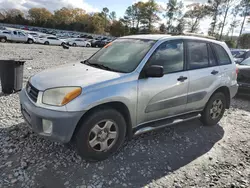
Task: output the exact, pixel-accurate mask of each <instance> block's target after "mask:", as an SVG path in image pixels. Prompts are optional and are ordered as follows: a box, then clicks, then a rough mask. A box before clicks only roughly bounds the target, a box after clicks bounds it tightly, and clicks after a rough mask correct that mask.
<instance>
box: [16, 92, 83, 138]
mask: <svg viewBox="0 0 250 188" xmlns="http://www.w3.org/2000/svg"><path fill="white" fill-rule="evenodd" d="M20 103H21V112H22V115H23V117H24V119H25V121H26V122H27V123H28V124H29V125H30V126H31V128H32V130H33V131H34V132H36V133H37V134H39V135H41V136H43V137H46V138H49V139H51V140H54V141H58V142H62V143H67V142H69V141H70V140H71V137H72V136H73V133H74V130H75V128H76V126H77V124H78V122H79V120H80V119H81V117H82V115H83V114H84V112H61V111H54V110H49V109H45V108H41V107H37V106H35V105H34V104H33V103H32V102H31V101H30V99H29V98H28V96H27V94H26V91H25V89H23V90H22V91H21V92H20ZM43 119H45V120H49V121H51V122H52V125H53V127H52V132H51V133H49V134H48V133H45V132H44V130H43V122H42V120H43Z"/></svg>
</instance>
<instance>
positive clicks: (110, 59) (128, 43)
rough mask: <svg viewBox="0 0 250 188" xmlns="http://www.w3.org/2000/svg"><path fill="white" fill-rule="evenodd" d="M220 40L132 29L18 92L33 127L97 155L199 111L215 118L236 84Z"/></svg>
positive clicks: (208, 122) (101, 156)
mask: <svg viewBox="0 0 250 188" xmlns="http://www.w3.org/2000/svg"><path fill="white" fill-rule="evenodd" d="M236 77H237V70H236V65H235V63H234V62H233V57H232V55H231V53H230V51H229V49H228V47H227V46H226V44H225V43H222V42H219V41H215V40H210V39H205V38H199V37H191V36H168V35H136V36H127V37H122V38H119V39H117V40H115V41H114V42H112V43H110V44H108V45H106V46H105V47H104V48H102V49H101V50H99V51H98V52H97V53H95V54H94V55H93V56H92V57H90V58H89V59H87V60H85V61H83V62H81V63H76V64H72V65H70V66H66V67H59V68H56V69H51V70H47V71H43V72H41V73H39V74H36V75H35V76H32V77H31V78H30V79H29V82H28V83H27V86H26V88H25V89H23V90H22V92H21V93H20V101H21V110H22V113H23V116H24V118H25V120H26V121H27V122H28V124H29V125H30V126H31V127H32V129H33V130H34V131H35V132H36V133H38V134H39V135H42V136H44V137H47V138H51V139H53V140H56V141H60V142H62V143H67V142H70V141H73V142H74V143H75V145H76V147H77V150H78V152H79V154H80V155H81V156H82V157H83V158H85V159H88V160H103V159H105V158H107V157H108V156H109V155H111V154H112V153H114V152H115V151H116V150H117V149H118V148H119V147H120V146H121V145H122V144H123V142H124V140H125V138H126V137H127V138H131V137H132V136H133V135H138V134H141V133H144V132H147V131H151V130H154V129H158V128H162V127H165V126H169V125H173V124H175V123H179V122H183V121H187V120H190V119H193V118H198V117H200V119H201V121H202V122H203V124H204V125H208V126H211V125H216V124H217V123H218V122H219V121H220V119H221V118H222V116H223V114H224V111H225V109H226V108H229V106H230V101H231V98H232V97H234V96H235V94H236V92H237V90H238V85H237V81H236Z"/></svg>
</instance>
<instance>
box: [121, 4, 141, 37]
mask: <svg viewBox="0 0 250 188" xmlns="http://www.w3.org/2000/svg"><path fill="white" fill-rule="evenodd" d="M143 6H144V3H143V2H141V1H139V2H138V3H135V4H133V5H132V6H129V7H128V8H127V9H126V12H125V16H124V19H123V20H124V21H125V22H127V24H126V25H129V26H130V27H132V29H133V30H135V31H136V32H138V31H139V25H140V24H141V20H142V10H143Z"/></svg>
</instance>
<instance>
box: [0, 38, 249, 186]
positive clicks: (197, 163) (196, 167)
mask: <svg viewBox="0 0 250 188" xmlns="http://www.w3.org/2000/svg"><path fill="white" fill-rule="evenodd" d="M96 50H97V49H94V48H70V49H69V50H63V49H62V48H61V47H58V46H43V45H27V44H1V43H0V58H1V59H5V58H13V57H14V58H29V59H32V60H28V61H27V62H26V63H25V70H24V84H25V83H26V82H27V80H28V78H29V76H31V75H33V74H35V73H37V72H40V71H42V70H44V69H48V68H51V67H55V66H59V65H62V64H67V63H72V62H77V61H79V60H82V59H84V58H86V57H88V56H90V55H91V54H93V53H94V52H95V51H96ZM0 187H32V188H36V187H39V188H57V187H58V188H61V187H69V188H71V187H72V188H73V187H74V188H76V187H77V188H102V187H117V188H122V187H152V188H155V187H176V188H181V187H197V188H201V187H228V188H229V187H230V188H236V187H239V188H244V187H246V188H247V187H250V98H242V97H239V98H238V97H237V98H236V99H233V101H232V107H231V108H230V109H229V110H227V111H226V113H225V115H224V117H223V119H222V120H221V122H220V123H219V124H218V125H216V126H213V127H204V126H202V124H201V122H200V121H199V120H194V121H190V122H186V123H183V124H178V125H175V126H173V127H169V128H165V129H161V130H159V131H156V132H151V133H147V134H144V135H141V136H139V137H135V138H133V139H132V140H131V141H129V142H126V143H125V144H124V146H123V147H122V148H121V149H120V151H119V152H118V153H117V154H115V155H114V156H112V157H110V158H109V159H107V160H105V161H102V162H98V163H88V162H86V161H84V160H81V158H80V157H79V156H78V155H77V153H76V152H75V150H74V148H72V146H65V145H62V144H59V143H55V142H51V141H48V140H45V139H43V138H40V137H39V136H37V135H36V134H34V133H32V131H31V130H30V129H29V128H28V126H27V124H26V123H25V122H24V120H23V118H22V116H21V113H20V109H19V98H18V93H15V94H12V95H8V96H6V95H3V94H2V93H0Z"/></svg>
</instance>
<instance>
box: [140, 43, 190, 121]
mask: <svg viewBox="0 0 250 188" xmlns="http://www.w3.org/2000/svg"><path fill="white" fill-rule="evenodd" d="M184 62H185V58H184V44H183V41H182V40H172V41H166V42H163V43H162V44H161V45H159V46H158V48H157V49H156V50H155V52H154V53H153V54H152V56H151V57H150V58H149V60H148V62H147V63H146V65H145V67H144V69H145V68H147V67H150V66H152V65H160V66H163V68H164V76H163V77H161V78H139V80H138V106H137V124H142V123H146V122H150V121H153V120H157V119H162V118H167V117H170V116H175V115H178V114H181V113H184V112H185V111H186V110H185V109H186V103H187V91H188V72H187V71H185V66H184V65H185V63H184ZM143 71H144V70H142V73H143ZM142 73H141V74H142Z"/></svg>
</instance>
